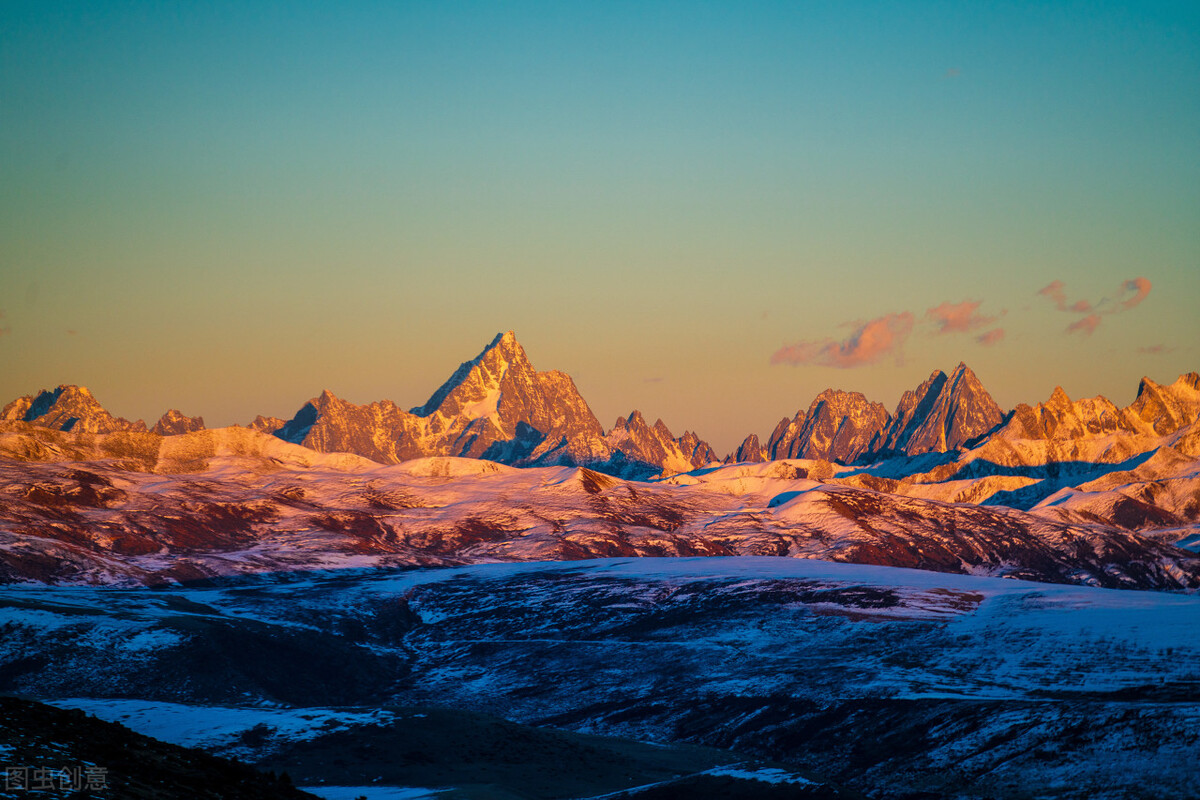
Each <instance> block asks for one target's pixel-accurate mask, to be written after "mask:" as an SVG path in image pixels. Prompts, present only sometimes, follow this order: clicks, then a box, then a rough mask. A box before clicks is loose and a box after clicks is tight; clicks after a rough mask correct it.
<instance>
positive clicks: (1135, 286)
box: [1038, 276, 1151, 335]
mask: <svg viewBox="0 0 1200 800" xmlns="http://www.w3.org/2000/svg"><path fill="white" fill-rule="evenodd" d="M1150 288H1151V283H1150V280H1149V279H1148V278H1144V277H1141V276H1138V277H1136V278H1131V279H1129V280H1127V281H1125V282H1123V283H1122V284H1121V286H1120V288H1119V289H1118V290H1117V296H1116V299H1112V298H1108V297H1105V298H1103V299H1102V300H1100V301H1098V302H1096V303H1090V302H1088V301H1087V300H1076V301H1075V302H1074V303H1071V302H1070V301H1068V300H1067V285H1066V284H1065V283H1063V282H1062V281H1052V282H1051V283H1049V284H1047V285H1046V286H1043V287H1042V288H1041V289H1039V290H1038V294H1039V295H1040V296H1042V297H1047V298H1049V299H1050V301H1051V302H1052V303H1054V307H1055V308H1057V309H1058V310H1059V311H1069V312H1071V313H1074V314H1085V315H1086V316H1083V317H1080V318H1079V319H1077V320H1075V321H1074V322H1072V323H1071V324H1070V325H1068V326H1067V329H1066V332H1067V333H1085V334H1089V335H1090V334H1092V333H1094V332H1095V330H1096V329H1097V328H1099V327H1100V323H1101V321H1102V318H1101V315H1102V314H1103V315H1109V314H1119V313H1121V312H1122V311H1128V310H1129V309H1131V308H1133V307H1134V306H1136V305H1138V304H1139V303H1141V302H1142V301H1143V300H1145V299H1146V296H1147V295H1148V294H1150Z"/></svg>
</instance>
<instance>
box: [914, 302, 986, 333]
mask: <svg viewBox="0 0 1200 800" xmlns="http://www.w3.org/2000/svg"><path fill="white" fill-rule="evenodd" d="M982 304H983V301H982V300H964V301H962V302H961V303H942V304H941V305H940V306H935V307H934V308H931V309H929V310H928V311H926V312H925V318H926V319H928V320H931V321H932V322H933V323H934V324H935V325H937V328H938V329H937V333H939V334H941V333H967V332H968V331H973V330H976V329H978V328H982V327H984V326H985V325H988V324H990V323H992V322H995V321H996V317H985V316H983V315H982V314H977V313H976V309H978V308H979V306H981V305H982Z"/></svg>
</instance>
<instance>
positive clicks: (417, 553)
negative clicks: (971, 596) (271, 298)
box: [0, 332, 1200, 589]
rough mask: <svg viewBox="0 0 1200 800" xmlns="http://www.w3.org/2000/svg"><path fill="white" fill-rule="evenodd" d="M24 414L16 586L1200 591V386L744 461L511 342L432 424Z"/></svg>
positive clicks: (11, 550)
mask: <svg viewBox="0 0 1200 800" xmlns="http://www.w3.org/2000/svg"><path fill="white" fill-rule="evenodd" d="M0 416H2V417H3V420H2V421H0V573H2V577H4V578H7V579H9V580H23V579H31V578H32V579H38V580H51V581H60V580H69V581H77V580H82V581H87V582H95V581H100V582H105V581H109V580H118V581H132V582H138V583H157V582H162V581H179V580H190V579H196V578H202V577H206V576H212V575H222V574H229V573H236V572H244V571H251V572H256V571H264V570H279V569H292V568H305V569H307V568H312V567H314V566H320V565H328V566H334V565H345V564H347V563H360V564H373V565H386V564H460V563H474V562H477V561H481V560H482V561H492V560H546V559H549V560H563V559H577V558H597V557H610V556H619V555H620V556H656V555H672V556H686V555H786V556H792V557H803V558H818V559H824V560H835V561H848V562H854V563H865V564H882V565H892V566H907V567H918V568H922V569H930V570H935V571H942V572H969V573H974V574H985V575H1006V576H1010V577H1024V578H1030V579H1035V580H1045V581H1053V582H1063V581H1066V582H1080V583H1087V584H1092V585H1099V586H1112V587H1140V588H1176V589H1179V588H1193V587H1197V586H1200V559H1198V558H1197V557H1196V555H1195V554H1194V553H1190V552H1188V551H1187V550H1186V549H1177V547H1176V545H1183V546H1184V547H1195V546H1196V545H1197V544H1200V531H1198V529H1197V527H1198V526H1197V521H1198V520H1200V423H1198V422H1197V418H1198V417H1200V376H1198V375H1197V374H1196V373H1190V374H1188V375H1184V376H1182V377H1180V378H1179V379H1178V380H1177V381H1175V382H1174V383H1173V384H1170V385H1160V384H1156V383H1154V382H1153V381H1150V380H1149V379H1145V380H1143V381H1142V384H1141V387H1140V389H1139V392H1138V396H1137V399H1136V400H1135V401H1134V402H1133V403H1132V404H1130V405H1129V406H1128V407H1127V408H1124V409H1120V408H1117V407H1116V406H1115V405H1114V404H1112V403H1111V402H1109V401H1108V400H1106V399H1104V398H1094V399H1089V400H1078V401H1072V400H1070V398H1068V397H1067V396H1066V394H1065V393H1064V392H1063V391H1062V390H1061V389H1056V390H1055V392H1054V393H1053V395H1052V396H1051V397H1050V399H1049V400H1048V401H1047V402H1045V403H1039V404H1037V405H1035V406H1027V405H1021V406H1018V407H1017V408H1016V409H1014V410H1013V411H1011V412H1008V413H1007V414H1006V413H1003V412H1002V411H1001V410H1000V409H999V408H998V407H997V405H996V403H995V402H994V401H993V400H992V398H991V397H990V395H988V393H987V391H986V390H985V389H984V388H983V386H982V385H981V384H980V382H979V380H978V379H977V378H976V377H975V375H974V373H972V372H971V370H970V369H969V368H968V367H966V366H965V365H963V364H960V365H959V366H958V367H957V368H956V369H954V370H953V371H952V372H951V373H950V374H949V375H946V374H944V373H942V372H935V373H934V374H933V375H931V376H930V378H929V379H928V380H926V381H925V382H924V383H922V384H921V385H920V386H919V387H917V388H916V389H915V390H914V391H911V392H906V393H905V394H904V396H903V397H902V398H901V401H900V403H899V405H898V407H897V409H896V411H895V413H892V414H889V413H887V411H886V410H885V409H884V408H883V406H881V405H880V404H878V403H871V402H870V401H868V400H867V399H866V398H865V397H864V396H863V395H861V394H858V393H851V392H843V391H837V390H829V391H826V392H822V393H821V394H820V395H819V396H818V397H817V398H816V399H815V400H814V401H813V402H812V403H811V404H810V405H809V406H808V408H807V410H801V411H799V412H797V413H796V414H795V416H794V417H792V418H790V419H789V418H785V419H784V420H782V421H781V422H780V423H779V425H778V426H777V428H776V430H775V432H774V433H773V434H772V436H771V438H770V440H769V441H768V443H767V445H766V446H762V445H760V444H758V443H757V442H756V440H755V439H754V438H753V437H749V438H748V439H747V440H746V441H745V442H743V444H742V445H741V447H739V449H738V451H737V453H736V454H734V455H732V456H730V457H727V458H726V459H725V463H722V462H721V461H719V460H718V459H717V457H716V454H715V453H714V452H713V450H712V448H711V447H710V446H709V445H708V444H707V443H705V442H704V441H703V440H701V439H700V438H699V437H697V436H696V435H695V434H694V433H691V432H687V433H685V434H684V435H683V436H680V437H675V436H674V435H673V434H672V432H671V431H670V429H669V428H667V426H666V425H665V424H664V423H663V422H662V421H661V420H659V421H656V422H655V423H654V424H653V425H651V424H648V423H647V422H646V419H645V418H644V417H643V416H642V414H641V413H639V412H637V411H634V412H632V413H631V414H629V416H628V417H622V418H620V419H618V420H617V422H616V424H615V425H613V427H612V428H611V429H609V430H608V431H605V430H603V428H602V427H601V425H600V423H599V422H598V421H597V419H596V417H595V415H594V414H593V413H592V411H591V409H590V408H589V407H588V405H587V403H586V401H584V399H583V398H582V396H581V395H580V394H579V392H578V390H577V389H576V387H575V385H574V382H573V381H572V380H571V379H570V377H568V376H566V375H564V374H562V373H559V372H538V371H537V370H535V369H534V368H533V366H532V365H531V364H530V362H529V360H528V358H527V357H526V355H525V352H524V350H523V349H522V348H521V346H520V345H519V344H518V343H517V341H516V338H515V337H514V336H513V335H512V333H511V332H510V333H506V334H503V335H500V336H497V337H496V338H495V340H494V341H492V343H491V344H489V345H488V347H487V348H485V349H484V351H483V352H482V353H480V354H479V356H477V357H476V358H474V359H472V360H470V361H467V362H465V363H463V364H462V365H461V366H460V367H459V368H458V369H457V370H455V372H454V373H453V375H451V377H450V378H449V380H447V381H446V382H445V383H444V384H443V385H442V386H441V387H440V388H439V389H438V390H437V391H436V392H435V393H434V394H433V395H432V396H431V397H430V399H429V401H428V402H427V403H425V404H424V405H422V406H419V407H417V408H413V409H411V410H407V411H406V410H404V409H401V408H399V407H398V406H396V405H395V404H394V403H392V402H390V401H379V402H376V403H372V404H370V405H365V406H362V405H356V404H354V403H350V402H347V401H345V400H342V399H340V398H338V397H336V396H335V395H333V394H332V393H330V392H324V393H322V394H321V395H319V396H318V397H316V398H314V399H312V400H311V401H309V402H308V403H305V404H304V405H303V406H302V407H301V408H300V410H299V411H298V412H297V413H296V414H295V415H294V416H293V417H292V418H291V419H290V420H277V419H269V418H265V417H258V418H257V419H256V420H255V421H254V422H253V423H252V424H251V425H250V426H248V427H239V426H232V427H229V428H219V429H212V430H209V429H205V428H204V427H203V421H202V420H200V419H199V418H191V417H187V416H185V415H183V414H181V413H179V412H178V411H174V410H172V411H169V412H168V413H166V414H164V415H163V417H162V419H160V420H159V421H158V422H157V423H156V424H155V425H154V427H153V429H147V427H146V425H145V424H144V423H143V422H141V421H137V422H129V421H128V420H124V419H120V418H118V417H114V416H113V415H111V414H109V413H108V412H107V411H105V410H104V409H103V407H101V406H100V404H99V403H98V402H97V401H96V400H95V398H94V397H93V396H92V395H91V393H90V392H88V391H87V390H86V389H84V388H81V387H74V386H62V387H59V388H58V389H55V390H54V391H44V392H41V393H40V394H38V395H31V396H27V397H22V398H19V399H17V400H15V401H13V402H11V403H9V404H8V405H7V406H6V407H5V408H4V410H3V412H2V414H0ZM516 467H520V469H517V468H516ZM651 478H652V479H653V480H652V482H646V481H647V479H651Z"/></svg>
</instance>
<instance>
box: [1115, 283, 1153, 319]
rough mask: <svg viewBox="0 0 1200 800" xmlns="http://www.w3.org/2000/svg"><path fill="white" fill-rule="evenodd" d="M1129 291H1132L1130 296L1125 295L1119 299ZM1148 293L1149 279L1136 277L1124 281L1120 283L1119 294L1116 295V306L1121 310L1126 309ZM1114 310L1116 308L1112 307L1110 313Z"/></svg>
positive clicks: (1143, 298) (1140, 300)
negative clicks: (1122, 298)
mask: <svg viewBox="0 0 1200 800" xmlns="http://www.w3.org/2000/svg"><path fill="white" fill-rule="evenodd" d="M1130 292H1133V296H1132V297H1126V298H1125V299H1124V300H1121V299H1119V298H1120V297H1121V296H1125V295H1128V294H1129V293H1130ZM1148 294H1150V281H1149V280H1147V279H1146V278H1142V277H1137V278H1134V279H1133V280H1129V281H1125V283H1123V284H1121V294H1120V295H1118V300H1117V308H1118V309H1120V310H1121V311H1127V310H1129V309H1131V308H1133V307H1134V306H1136V305H1137V304H1138V303H1140V302H1142V301H1143V300H1145V299H1146V295H1148ZM1116 312H1117V309H1113V311H1112V312H1111V313H1114V314H1115V313H1116Z"/></svg>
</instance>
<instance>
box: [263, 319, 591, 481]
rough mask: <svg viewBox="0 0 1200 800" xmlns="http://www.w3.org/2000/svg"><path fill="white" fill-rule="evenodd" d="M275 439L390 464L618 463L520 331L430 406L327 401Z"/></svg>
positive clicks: (559, 376)
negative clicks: (450, 460)
mask: <svg viewBox="0 0 1200 800" xmlns="http://www.w3.org/2000/svg"><path fill="white" fill-rule="evenodd" d="M275 435H276V436H278V437H279V438H281V439H284V440H286V441H289V442H293V443H296V444H302V445H304V446H305V447H311V448H313V449H314V450H320V451H323V452H347V453H357V454H358V455H361V456H365V457H367V458H370V459H372V460H374V461H379V462H382V463H397V462H400V461H406V460H409V459H413V458H421V457H424V456H465V457H470V458H487V459H490V460H494V461H501V462H504V463H509V464H521V465H528V464H555V463H560V464H580V463H594V462H602V461H604V460H605V459H607V457H608V456H609V450H608V448H607V447H606V446H605V445H604V442H603V441H602V436H603V430H602V429H601V427H600V423H599V421H598V420H597V419H596V416H595V415H594V414H593V413H592V410H591V409H590V408H589V407H588V405H587V403H586V402H585V401H584V399H583V397H582V396H580V394H579V390H578V389H576V388H575V383H574V381H572V380H571V378H570V377H569V376H567V375H565V374H563V373H561V372H556V371H552V372H538V371H536V370H535V369H534V368H533V365H532V364H530V363H529V359H528V358H527V357H526V355H525V351H524V349H523V348H522V347H521V345H520V344H519V343H518V342H517V340H516V337H515V336H514V335H513V333H512V331H509V332H508V333H505V334H502V335H498V336H497V337H496V338H495V339H494V340H493V341H492V343H491V344H489V345H488V346H487V347H486V348H484V350H483V352H482V353H480V354H479V355H478V356H477V357H476V358H474V359H472V360H471V361H467V362H465V363H463V364H462V365H461V366H460V367H459V368H458V369H457V370H456V371H455V372H454V374H453V375H451V376H450V379H449V380H448V381H446V383H444V384H443V385H442V386H441V388H439V389H438V390H437V391H436V392H434V394H433V396H432V397H431V398H430V399H429V402H427V403H426V404H425V405H423V406H419V407H417V408H414V409H412V410H411V411H405V410H403V409H401V408H400V407H398V406H397V405H396V404H395V403H392V402H391V401H389V400H383V401H379V402H376V403H372V404H371V405H369V406H358V405H355V404H353V403H349V402H346V401H345V400H341V399H339V398H337V397H336V396H334V395H333V394H332V393H331V392H328V391H326V392H324V393H322V394H321V396H320V397H318V398H315V399H313V400H311V401H309V402H308V403H307V404H306V405H305V406H304V407H303V408H301V409H300V411H299V412H297V414H296V416H295V417H293V418H292V419H291V420H289V421H288V422H287V423H286V424H284V425H283V426H282V427H281V428H279V429H278V430H277V431H275Z"/></svg>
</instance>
